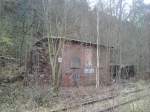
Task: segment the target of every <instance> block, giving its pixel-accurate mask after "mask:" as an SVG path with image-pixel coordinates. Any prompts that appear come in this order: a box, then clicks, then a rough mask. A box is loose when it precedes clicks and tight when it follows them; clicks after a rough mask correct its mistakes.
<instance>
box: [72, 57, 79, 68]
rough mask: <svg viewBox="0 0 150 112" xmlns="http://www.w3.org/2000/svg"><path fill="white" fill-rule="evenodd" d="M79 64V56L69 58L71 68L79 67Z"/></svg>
mask: <svg viewBox="0 0 150 112" xmlns="http://www.w3.org/2000/svg"><path fill="white" fill-rule="evenodd" d="M80 66H81V61H80V58H79V57H77V56H76V57H73V58H72V60H71V68H72V69H79V68H80Z"/></svg>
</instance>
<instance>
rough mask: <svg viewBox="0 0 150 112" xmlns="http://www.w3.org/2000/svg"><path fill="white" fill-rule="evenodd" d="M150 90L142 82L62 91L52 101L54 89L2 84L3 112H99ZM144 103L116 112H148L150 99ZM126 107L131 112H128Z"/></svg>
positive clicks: (0, 96)
mask: <svg viewBox="0 0 150 112" xmlns="http://www.w3.org/2000/svg"><path fill="white" fill-rule="evenodd" d="M149 86H150V83H149V82H148V81H147V82H146V81H143V80H140V81H136V82H133V81H127V82H123V83H119V84H117V83H115V84H113V85H111V86H103V87H100V88H95V86H88V87H79V88H76V87H73V88H71V87H70V88H61V90H60V94H59V96H58V97H52V94H51V89H50V88H47V90H48V92H47V93H43V89H41V88H40V89H39V88H38V87H34V88H29V87H24V86H23V85H22V83H21V82H17V83H14V84H1V85H0V110H1V112H61V111H66V112H98V111H99V110H104V109H105V108H108V107H111V106H113V105H117V104H120V103H122V102H128V101H130V100H131V99H136V98H138V97H141V96H143V95H147V94H148V93H149V91H150V90H149ZM144 99H145V98H144V97H143V98H142V99H141V100H140V101H139V100H138V101H134V102H131V103H129V104H127V105H124V106H120V107H119V108H116V109H114V112H118V111H119V112H139V111H132V110H137V107H138V108H139V109H141V110H142V109H143V110H144V109H146V110H147V108H148V106H146V104H147V105H148V104H150V102H149V101H150V100H149V99H150V97H147V98H146V100H144ZM142 100H143V101H142ZM93 101H94V102H93ZM143 103H146V104H145V107H143V106H142V104H143ZM137 105H138V106H137ZM125 107H126V108H128V109H129V110H128V111H125V110H126V109H125ZM129 107H130V108H129ZM135 108H136V109H135ZM140 112H148V111H140Z"/></svg>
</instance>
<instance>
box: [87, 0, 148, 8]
mask: <svg viewBox="0 0 150 112" xmlns="http://www.w3.org/2000/svg"><path fill="white" fill-rule="evenodd" d="M88 1H89V3H90V6H91V7H92V6H94V5H95V4H96V2H97V0H88ZM128 3H129V4H131V3H132V0H128ZM144 3H145V4H150V0H144Z"/></svg>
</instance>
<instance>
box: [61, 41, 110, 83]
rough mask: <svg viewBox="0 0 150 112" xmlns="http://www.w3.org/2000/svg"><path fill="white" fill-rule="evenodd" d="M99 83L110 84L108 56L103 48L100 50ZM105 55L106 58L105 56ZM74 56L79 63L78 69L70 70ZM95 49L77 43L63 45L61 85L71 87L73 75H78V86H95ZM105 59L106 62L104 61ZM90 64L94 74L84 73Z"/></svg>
mask: <svg viewBox="0 0 150 112" xmlns="http://www.w3.org/2000/svg"><path fill="white" fill-rule="evenodd" d="M100 54H101V58H100V65H101V67H100V81H101V82H103V83H109V82H110V79H111V77H110V73H109V72H108V71H109V63H110V56H109V55H108V54H107V50H106V48H104V47H101V48H100ZM106 54H107V56H106ZM74 56H78V57H79V58H80V61H81V66H80V69H71V66H70V65H71V60H72V58H73V57H74ZM96 56H97V55H96V47H95V46H86V45H82V44H78V43H71V42H67V43H66V44H65V45H64V50H63V56H62V58H63V62H62V85H63V86H73V85H74V79H73V75H74V74H75V73H76V74H78V75H79V85H90V84H95V78H96V62H97V58H96ZM106 58H107V61H106ZM88 64H90V65H91V66H92V68H94V73H90V74H89V73H85V72H84V70H85V67H86V66H87V65H88Z"/></svg>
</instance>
